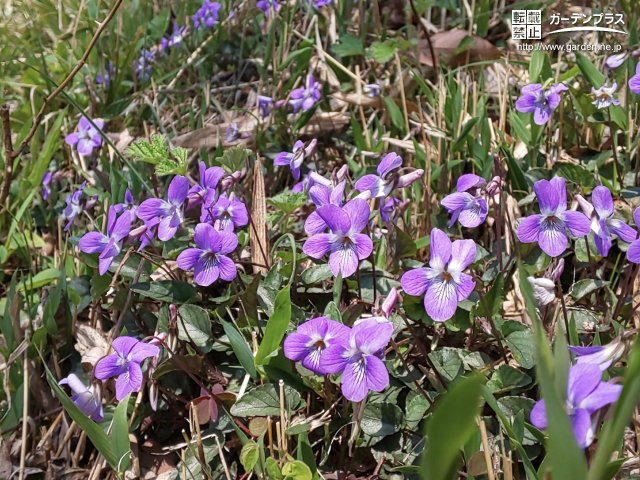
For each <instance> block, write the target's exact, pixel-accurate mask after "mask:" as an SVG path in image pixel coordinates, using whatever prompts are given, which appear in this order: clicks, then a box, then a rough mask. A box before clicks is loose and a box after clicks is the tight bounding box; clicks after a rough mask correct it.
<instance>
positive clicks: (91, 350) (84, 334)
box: [74, 325, 109, 367]
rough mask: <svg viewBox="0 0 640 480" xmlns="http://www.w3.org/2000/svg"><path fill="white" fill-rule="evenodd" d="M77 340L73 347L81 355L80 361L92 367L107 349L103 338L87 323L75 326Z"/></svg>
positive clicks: (107, 346) (107, 345)
mask: <svg viewBox="0 0 640 480" xmlns="http://www.w3.org/2000/svg"><path fill="white" fill-rule="evenodd" d="M76 338H77V340H78V341H77V342H76V344H75V345H74V348H75V349H76V350H77V351H78V352H79V353H80V355H81V356H82V358H81V361H82V363H85V364H89V365H91V366H92V367H93V366H95V364H96V363H97V362H98V360H100V359H101V358H102V357H104V356H105V355H106V354H107V352H108V351H109V344H108V343H107V341H106V340H105V338H104V337H103V336H102V335H101V334H100V332H98V330H96V329H95V328H93V327H90V326H89V325H78V327H77V328H76Z"/></svg>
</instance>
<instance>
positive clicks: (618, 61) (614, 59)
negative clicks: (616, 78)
mask: <svg viewBox="0 0 640 480" xmlns="http://www.w3.org/2000/svg"><path fill="white" fill-rule="evenodd" d="M628 56H629V52H622V53H618V54H617V55H611V56H609V57H607V59H606V60H605V61H604V66H605V67H607V68H609V69H611V70H615V69H616V68H618V67H619V66H620V65H622V64H623V63H624V61H625V60H626V59H627V57H628Z"/></svg>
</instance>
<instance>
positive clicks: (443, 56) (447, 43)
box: [420, 28, 501, 68]
mask: <svg viewBox="0 0 640 480" xmlns="http://www.w3.org/2000/svg"><path fill="white" fill-rule="evenodd" d="M467 38H469V40H467ZM463 42H468V44H466V45H465V44H463ZM431 44H432V46H433V51H434V53H435V55H436V57H437V59H438V64H445V65H447V66H449V67H451V68H455V67H459V66H461V65H468V64H469V63H475V62H482V61H488V60H498V59H499V58H500V57H501V54H500V50H498V49H497V48H496V46H495V45H493V44H492V43H491V42H489V41H487V40H485V39H484V38H480V37H478V36H476V35H469V33H468V32H467V31H466V30H462V29H459V28H454V29H453V30H447V31H445V32H439V33H436V34H434V35H432V36H431ZM461 44H462V48H461V49H460V48H459V47H460V46H461ZM420 63H422V64H423V65H428V66H430V67H433V59H432V58H431V50H430V49H429V43H428V41H427V40H426V39H423V40H420Z"/></svg>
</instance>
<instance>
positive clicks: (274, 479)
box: [264, 457, 284, 480]
mask: <svg viewBox="0 0 640 480" xmlns="http://www.w3.org/2000/svg"><path fill="white" fill-rule="evenodd" d="M264 463H265V470H266V471H267V475H269V480H282V479H283V478H284V477H283V476H282V471H281V470H280V465H278V461H277V460H276V459H275V458H273V457H268V458H267V459H266V460H265V462H264Z"/></svg>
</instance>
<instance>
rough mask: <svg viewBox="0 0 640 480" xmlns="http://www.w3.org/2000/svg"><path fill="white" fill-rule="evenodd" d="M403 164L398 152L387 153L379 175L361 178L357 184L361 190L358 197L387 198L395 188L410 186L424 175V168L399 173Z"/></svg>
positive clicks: (378, 170)
mask: <svg viewBox="0 0 640 480" xmlns="http://www.w3.org/2000/svg"><path fill="white" fill-rule="evenodd" d="M401 166H402V157H400V155H398V154H397V153H393V152H391V153H387V154H386V155H385V156H384V157H383V158H382V160H380V163H379V164H378V168H377V169H376V172H377V173H378V174H377V175H374V174H369V175H364V176H363V177H362V178H360V179H359V180H358V181H357V182H356V184H355V187H356V190H358V191H359V192H361V194H360V195H358V198H362V199H365V200H368V199H369V198H385V197H387V196H389V194H390V193H391V192H392V190H393V189H394V188H404V187H408V186H409V185H411V184H412V183H414V182H415V181H417V180H418V179H420V177H421V176H422V174H423V173H424V170H422V169H417V170H413V171H412V172H410V173H407V174H405V175H400V176H399V175H398V174H397V171H398V169H399V168H400V167H401Z"/></svg>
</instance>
